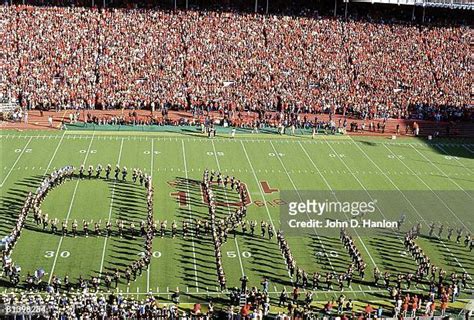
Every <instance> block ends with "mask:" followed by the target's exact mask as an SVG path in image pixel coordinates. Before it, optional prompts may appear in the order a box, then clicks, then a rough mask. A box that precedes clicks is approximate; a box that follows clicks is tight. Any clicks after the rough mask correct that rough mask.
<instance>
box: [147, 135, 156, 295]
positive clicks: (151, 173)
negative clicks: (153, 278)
mask: <svg viewBox="0 0 474 320" xmlns="http://www.w3.org/2000/svg"><path fill="white" fill-rule="evenodd" d="M154 144H155V140H154V139H151V152H150V154H151V160H150V176H151V177H152V179H151V181H152V183H153V162H154V161H153V154H154V150H153V149H154V146H155V145H154ZM153 239H154V237H153ZM151 247H152V248H153V241H152V244H151ZM150 268H151V260H150V263H149V264H148V268H146V292H150Z"/></svg>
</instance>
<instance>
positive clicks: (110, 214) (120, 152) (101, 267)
mask: <svg viewBox="0 0 474 320" xmlns="http://www.w3.org/2000/svg"><path fill="white" fill-rule="evenodd" d="M122 149H123V138H122V142H121V143H120V151H119V155H118V160H117V164H118V165H120V160H121V159H122ZM116 185H117V181H116V180H114V184H113V186H112V195H111V198H110V207H109V216H108V218H107V222H108V221H110V219H111V218H112V209H113V206H114V196H115V186H116ZM108 239H109V237H104V247H103V249H102V258H101V260H100V269H99V277H100V276H101V275H102V270H104V261H105V249H106V248H107V241H108Z"/></svg>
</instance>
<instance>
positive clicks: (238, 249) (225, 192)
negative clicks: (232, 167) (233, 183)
mask: <svg viewBox="0 0 474 320" xmlns="http://www.w3.org/2000/svg"><path fill="white" fill-rule="evenodd" d="M211 141H212V149H213V150H214V157H215V158H216V164H217V169H218V170H219V173H220V172H221V166H220V164H219V158H217V151H216V145H215V143H214V140H211ZM224 195H225V199H226V201H227V202H229V198H228V197H227V190H226V189H225V188H224ZM227 212H229V215H230V213H231V212H230V207H229V206H227ZM234 243H235V248H236V250H237V254H238V256H239V263H240V271H242V276H245V271H244V265H243V263H242V256H241V254H240V248H239V244H238V242H237V237H234Z"/></svg>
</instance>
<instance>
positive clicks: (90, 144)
mask: <svg viewBox="0 0 474 320" xmlns="http://www.w3.org/2000/svg"><path fill="white" fill-rule="evenodd" d="M92 141H94V135H92V138H91V141H90V142H89V147H88V148H87V152H86V156H85V157H84V161H83V162H82V164H85V163H86V161H87V158H88V157H89V153H90V150H91V146H92ZM79 181H80V180H79V179H78V180H77V181H76V185H75V186H74V191H73V194H72V198H71V202H70V204H69V209H68V212H67V215H66V221H67V220H69V217H70V215H71V211H72V205H73V204H74V199H75V198H76V192H77V187H78V186H79ZM63 240H64V236H61V238H60V239H59V244H58V248H57V249H56V252H55V255H54V261H53V266H52V268H51V272H50V274H49V279H48V283H51V279H52V278H53V274H54V269H55V268H56V263H57V262H58V257H59V250H61V246H62V244H63Z"/></svg>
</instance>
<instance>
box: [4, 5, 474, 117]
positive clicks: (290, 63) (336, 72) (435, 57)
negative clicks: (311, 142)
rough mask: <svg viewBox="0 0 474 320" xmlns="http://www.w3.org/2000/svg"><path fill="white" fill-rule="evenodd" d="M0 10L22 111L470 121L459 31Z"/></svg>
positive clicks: (192, 15) (226, 15)
mask: <svg viewBox="0 0 474 320" xmlns="http://www.w3.org/2000/svg"><path fill="white" fill-rule="evenodd" d="M0 12H1V15H0V16H1V17H2V18H1V19H2V20H1V23H2V25H3V26H5V27H4V28H0V35H1V38H2V39H3V40H4V41H3V45H2V47H1V48H0V57H1V58H0V59H2V60H0V61H1V62H0V65H1V73H2V74H3V75H4V77H2V78H1V79H0V94H1V95H2V96H6V97H10V96H11V97H12V98H14V99H17V100H18V101H20V102H21V104H22V106H23V107H29V108H97V109H99V108H100V107H101V106H104V107H106V108H116V107H118V108H122V107H124V108H129V107H135V108H145V107H146V108H149V109H155V108H161V107H169V108H171V107H180V108H186V109H187V110H189V111H190V112H193V113H199V111H198V110H199V109H202V110H217V111H219V112H222V113H223V114H225V115H226V116H228V117H236V114H237V113H236V111H241V110H244V109H246V110H250V111H257V110H263V111H265V110H286V109H293V110H296V111H297V112H295V113H318V112H324V111H326V110H328V109H334V110H337V111H339V112H340V113H341V114H345V115H352V116H354V117H358V118H368V119H370V118H387V117H396V118H408V117H412V116H413V117H416V118H417V119H434V120H436V119H440V120H454V119H463V118H472V110H470V109H469V107H468V106H469V105H470V104H471V98H470V92H471V85H470V83H471V81H470V79H471V77H470V70H469V65H470V64H469V59H470V56H469V54H468V53H469V48H470V47H469V46H470V42H469V36H468V35H469V27H468V26H450V27H441V26H436V25H430V26H418V25H412V24H404V23H397V22H391V23H387V22H386V21H381V20H375V19H371V18H370V17H366V18H363V19H359V20H348V21H342V20H338V19H330V18H323V17H320V16H318V14H317V12H306V13H305V14H304V15H300V16H285V15H281V16H276V15H275V16H267V15H251V14H239V13H235V12H218V11H193V10H189V11H174V12H167V11H159V10H127V9H106V10H103V9H97V8H91V9H88V8H79V7H30V6H3V7H1V8H0ZM314 57H318V58H317V59H315V58H314ZM196 109H197V110H196Z"/></svg>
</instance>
